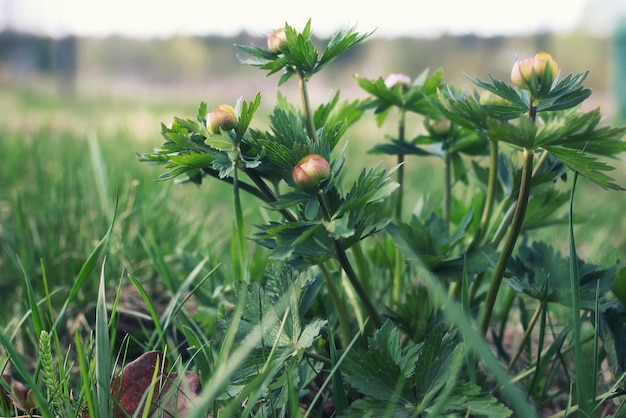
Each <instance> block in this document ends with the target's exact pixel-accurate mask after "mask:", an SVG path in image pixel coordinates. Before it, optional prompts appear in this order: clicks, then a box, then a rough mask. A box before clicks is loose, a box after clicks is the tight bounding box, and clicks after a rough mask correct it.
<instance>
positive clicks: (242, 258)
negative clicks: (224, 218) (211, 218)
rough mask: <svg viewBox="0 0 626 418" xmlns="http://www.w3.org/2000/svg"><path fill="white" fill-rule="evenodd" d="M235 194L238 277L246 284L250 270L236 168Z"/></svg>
mask: <svg viewBox="0 0 626 418" xmlns="http://www.w3.org/2000/svg"><path fill="white" fill-rule="evenodd" d="M233 192H234V195H235V230H236V236H237V257H236V259H237V261H238V262H239V264H238V267H239V271H238V273H239V274H238V275H237V276H239V277H241V276H243V279H244V282H246V283H247V282H248V269H247V268H246V265H245V264H246V253H245V235H244V221H243V210H242V208H241V197H240V193H239V170H238V169H237V168H235V170H234V174H233Z"/></svg>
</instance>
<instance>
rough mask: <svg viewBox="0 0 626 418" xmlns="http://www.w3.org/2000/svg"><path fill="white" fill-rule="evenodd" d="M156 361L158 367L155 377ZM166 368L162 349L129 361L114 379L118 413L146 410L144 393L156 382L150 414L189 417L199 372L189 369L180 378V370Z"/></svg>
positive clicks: (198, 387)
mask: <svg viewBox="0 0 626 418" xmlns="http://www.w3.org/2000/svg"><path fill="white" fill-rule="evenodd" d="M157 364H158V365H159V366H158V367H159V370H158V372H157V378H156V380H154V370H155V367H156V366H157ZM166 370H167V359H165V357H164V356H163V353H162V352H160V351H149V352H147V353H144V354H143V355H141V356H140V357H139V358H137V359H136V360H135V361H132V362H130V363H128V364H127V365H126V367H124V369H123V370H122V372H121V373H120V375H119V376H117V377H116V378H114V379H113V382H112V383H111V394H112V395H113V397H114V399H115V400H116V407H115V408H114V414H115V417H116V418H125V417H126V416H133V414H135V412H136V411H137V410H138V409H140V414H141V413H143V411H144V408H145V402H146V397H145V396H144V394H146V393H147V392H148V390H149V389H150V387H151V386H152V385H153V384H154V395H153V399H152V403H151V405H150V409H151V412H150V416H151V417H160V416H166V417H167V416H172V417H179V418H184V417H186V416H187V414H188V413H189V412H190V411H191V410H192V408H193V406H194V403H195V401H196V400H197V399H198V394H199V393H200V390H201V385H200V378H199V376H198V373H197V372H192V371H186V372H185V374H184V376H183V377H182V378H179V376H178V373H169V374H168V373H166ZM153 380H154V381H153ZM85 417H89V413H86V415H85Z"/></svg>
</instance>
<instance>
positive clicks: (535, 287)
mask: <svg viewBox="0 0 626 418" xmlns="http://www.w3.org/2000/svg"><path fill="white" fill-rule="evenodd" d="M578 264H579V272H580V284H579V288H580V306H581V308H583V309H588V310H593V309H595V304H596V289H597V287H596V286H597V285H599V290H600V295H601V296H600V307H601V310H605V309H607V308H608V307H610V306H613V305H614V304H615V302H614V301H611V300H609V299H607V298H606V296H605V295H607V293H608V292H610V290H611V289H612V288H613V285H614V281H613V278H614V277H615V268H614V267H610V268H600V267H598V266H596V265H594V264H587V263H584V262H583V261H582V260H579V262H578ZM508 270H509V272H510V277H507V278H505V279H504V280H505V281H506V283H507V284H508V285H509V286H511V287H512V288H513V289H514V290H515V291H517V292H523V293H525V294H527V295H529V296H531V297H533V298H535V299H538V300H547V301H548V302H556V303H560V304H562V305H565V306H570V305H571V295H570V286H569V282H570V276H569V261H568V260H566V259H565V258H563V257H562V256H561V254H559V253H558V252H557V251H555V250H554V248H552V247H550V246H549V245H548V244H546V243H545V242H542V241H537V242H533V243H532V245H530V246H526V245H521V246H520V247H519V248H518V254H517V255H516V256H515V257H513V258H512V259H511V261H510V262H509V265H508Z"/></svg>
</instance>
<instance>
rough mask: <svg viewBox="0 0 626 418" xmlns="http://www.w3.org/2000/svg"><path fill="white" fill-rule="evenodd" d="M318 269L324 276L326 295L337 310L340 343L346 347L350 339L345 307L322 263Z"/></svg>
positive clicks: (328, 272) (326, 268)
mask: <svg viewBox="0 0 626 418" xmlns="http://www.w3.org/2000/svg"><path fill="white" fill-rule="evenodd" d="M318 267H319V269H320V271H321V272H322V276H324V280H325V282H326V286H327V288H328V293H329V294H330V298H331V299H332V300H333V304H334V305H335V309H336V310H337V319H338V320H339V329H340V330H341V342H342V343H343V344H345V346H347V345H348V344H349V343H350V340H351V339H352V338H351V336H350V325H349V321H348V311H347V309H346V305H345V303H344V302H343V300H342V299H341V295H340V294H339V289H337V286H335V282H333V277H332V275H331V274H330V271H329V270H328V267H326V265H325V264H324V263H320V264H318Z"/></svg>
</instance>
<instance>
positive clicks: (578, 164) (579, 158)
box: [545, 146, 625, 190]
mask: <svg viewBox="0 0 626 418" xmlns="http://www.w3.org/2000/svg"><path fill="white" fill-rule="evenodd" d="M545 148H546V150H548V151H549V152H550V153H551V154H552V155H554V156H555V157H556V158H558V160H559V161H561V162H562V163H563V164H565V165H566V166H568V167H569V168H570V169H571V170H572V171H576V172H578V173H579V174H580V175H581V176H584V177H586V178H588V179H589V180H591V181H593V182H594V183H596V184H597V185H598V186H600V187H602V188H604V189H610V190H625V189H624V188H623V187H622V186H620V185H618V184H617V183H615V182H614V181H613V178H612V177H610V176H608V175H606V174H604V172H605V171H611V170H613V169H614V168H613V167H611V166H610V165H608V164H606V163H604V162H601V161H598V159H597V158H595V157H592V156H590V155H588V154H585V153H583V152H581V151H577V150H571V149H567V148H564V147H554V146H550V147H545Z"/></svg>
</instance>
